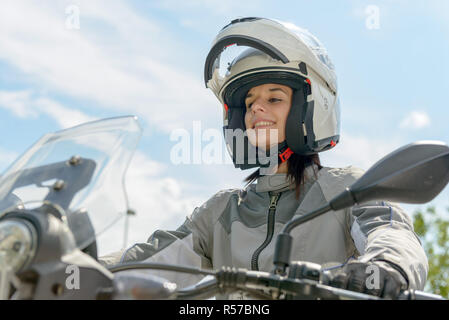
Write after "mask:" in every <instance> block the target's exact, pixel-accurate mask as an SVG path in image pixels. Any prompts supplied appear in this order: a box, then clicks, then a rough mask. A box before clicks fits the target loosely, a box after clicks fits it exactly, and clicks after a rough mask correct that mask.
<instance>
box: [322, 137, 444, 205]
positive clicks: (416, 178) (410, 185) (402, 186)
mask: <svg viewBox="0 0 449 320" xmlns="http://www.w3.org/2000/svg"><path fill="white" fill-rule="evenodd" d="M448 182H449V147H448V146H447V145H446V144H445V143H443V142H439V141H421V142H415V143H411V144H409V145H406V146H404V147H401V148H399V149H398V150H396V151H393V152H392V153H390V154H388V155H387V156H385V157H384V158H382V159H381V160H379V161H378V162H376V163H375V164H374V165H373V166H372V167H371V168H370V169H369V170H368V171H366V172H365V174H364V175H363V176H362V177H360V178H359V179H358V180H357V181H356V182H355V183H354V184H353V185H351V186H350V187H349V188H347V189H346V191H344V192H343V193H341V194H340V195H338V196H337V197H335V198H334V199H332V200H331V201H330V203H329V204H330V207H331V208H332V209H333V210H339V209H343V208H346V207H349V206H352V205H353V204H354V203H362V202H366V201H370V200H380V199H382V200H388V201H393V202H403V203H426V202H429V201H431V200H432V199H433V198H435V197H436V196H437V195H438V194H439V193H440V192H441V191H442V190H443V189H444V187H445V186H446V185H447V183H448Z"/></svg>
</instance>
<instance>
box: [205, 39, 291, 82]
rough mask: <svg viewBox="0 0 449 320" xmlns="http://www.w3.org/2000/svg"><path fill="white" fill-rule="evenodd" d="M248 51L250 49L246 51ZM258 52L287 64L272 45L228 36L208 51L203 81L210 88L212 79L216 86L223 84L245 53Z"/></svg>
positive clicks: (284, 58)
mask: <svg viewBox="0 0 449 320" xmlns="http://www.w3.org/2000/svg"><path fill="white" fill-rule="evenodd" d="M248 49H252V50H250V51H248ZM251 51H252V52H253V53H254V52H258V53H259V54H261V53H263V54H265V55H268V56H269V57H271V58H272V59H274V60H278V61H282V62H283V63H288V62H289V60H288V59H287V57H286V56H285V55H284V54H283V53H282V52H281V51H279V50H278V49H276V48H275V47H273V46H272V45H270V44H268V43H266V42H263V41H261V40H259V39H255V38H251V37H248V36H243V35H240V36H228V37H224V38H222V39H221V40H220V41H218V42H217V43H216V44H215V45H214V46H213V47H212V49H211V50H210V52H209V55H208V56H207V58H206V63H205V65H204V81H205V84H206V86H207V87H211V85H213V84H210V83H209V81H210V80H211V79H212V78H214V80H215V81H216V82H218V83H217V84H218V85H220V84H223V81H224V79H225V77H227V76H229V72H230V68H231V67H232V66H234V65H235V63H236V62H237V61H238V60H240V59H241V58H242V56H241V55H242V54H244V53H245V52H251Z"/></svg>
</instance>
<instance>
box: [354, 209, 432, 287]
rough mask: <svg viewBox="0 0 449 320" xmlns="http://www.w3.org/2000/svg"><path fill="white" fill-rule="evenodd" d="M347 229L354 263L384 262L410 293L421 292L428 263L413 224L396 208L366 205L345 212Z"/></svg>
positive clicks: (404, 213) (405, 214)
mask: <svg viewBox="0 0 449 320" xmlns="http://www.w3.org/2000/svg"><path fill="white" fill-rule="evenodd" d="M347 217H348V228H349V230H350V233H351V236H352V239H353V240H354V245H355V247H356V248H357V251H358V253H359V254H360V256H359V257H358V260H361V261H363V262H367V261H386V262H388V263H389V264H390V265H391V266H392V267H393V268H394V269H396V270H397V271H399V272H400V273H401V274H402V275H403V276H404V278H405V279H406V281H407V286H408V288H410V289H418V290H422V289H423V288H424V285H425V283H426V277H427V271H428V262H427V257H426V254H425V252H424V249H423V248H422V246H421V242H420V240H419V238H418V236H417V235H416V234H415V232H414V230H413V224H412V221H411V219H410V217H409V216H408V215H407V213H406V212H405V211H404V210H403V209H402V208H401V207H399V206H398V205H397V204H394V203H388V202H383V201H378V202H370V203H366V204H362V205H358V206H354V207H352V208H350V209H348V215H347Z"/></svg>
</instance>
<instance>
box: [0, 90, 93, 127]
mask: <svg viewBox="0 0 449 320" xmlns="http://www.w3.org/2000/svg"><path fill="white" fill-rule="evenodd" d="M0 108H4V109H7V110H9V111H10V112H12V113H14V114H15V115H17V116H18V117H20V118H29V117H37V116H38V115H39V114H40V113H42V114H46V115H47V116H49V117H50V118H52V119H53V120H54V121H56V122H57V123H58V124H59V126H60V127H61V128H69V127H73V126H75V125H78V124H81V123H84V122H89V121H93V120H95V118H94V117H91V116H88V115H86V114H84V113H82V112H81V111H78V110H74V109H71V108H68V107H65V106H63V105H61V104H60V103H58V102H56V101H54V100H51V99H48V98H44V97H35V95H33V93H32V92H31V91H30V90H19V91H0Z"/></svg>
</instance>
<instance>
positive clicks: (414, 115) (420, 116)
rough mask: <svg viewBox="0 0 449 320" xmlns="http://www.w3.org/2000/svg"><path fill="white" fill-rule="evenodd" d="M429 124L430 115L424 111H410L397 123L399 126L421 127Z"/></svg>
mask: <svg viewBox="0 0 449 320" xmlns="http://www.w3.org/2000/svg"><path fill="white" fill-rule="evenodd" d="M429 125H430V117H429V115H428V114H427V113H426V112H424V111H412V112H410V113H409V114H408V115H407V116H406V117H405V118H404V119H403V120H402V121H401V123H400V124H399V127H400V128H410V129H421V128H425V127H427V126H429Z"/></svg>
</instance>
